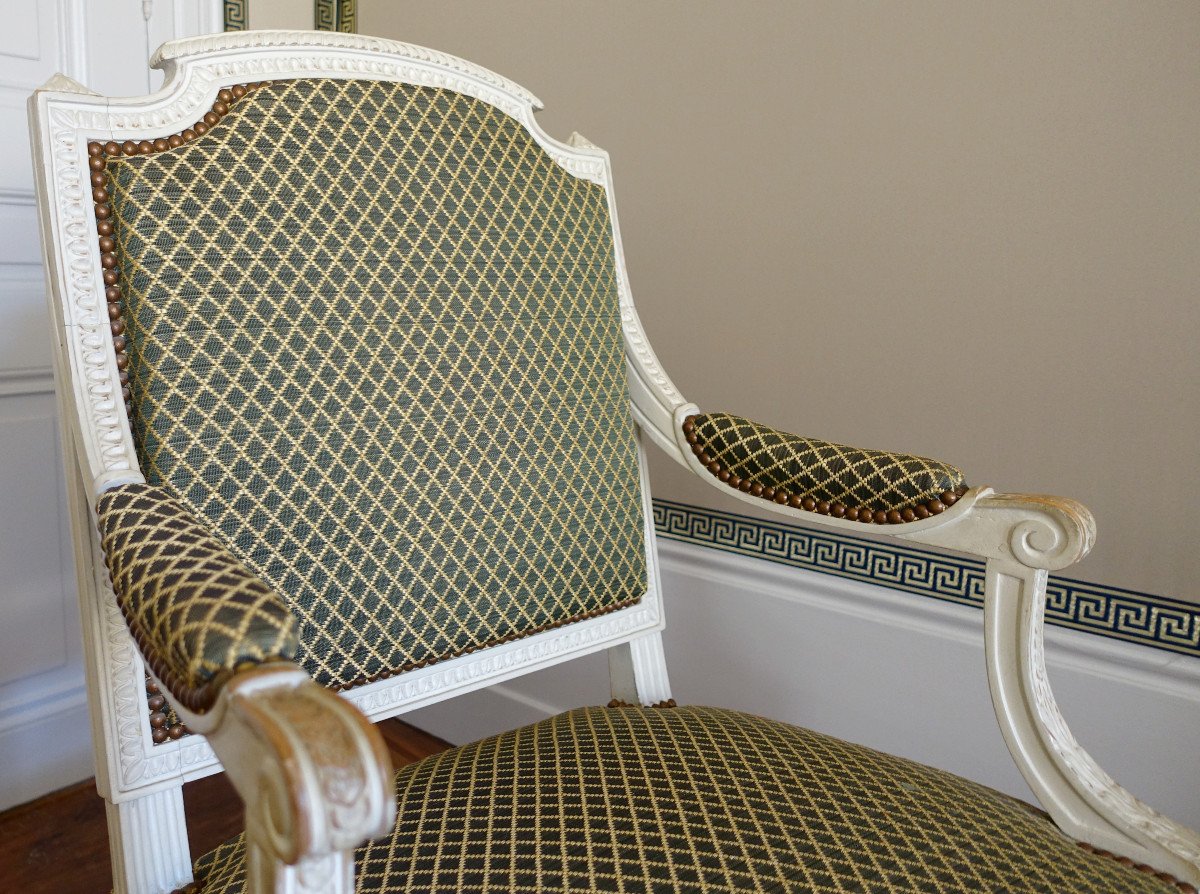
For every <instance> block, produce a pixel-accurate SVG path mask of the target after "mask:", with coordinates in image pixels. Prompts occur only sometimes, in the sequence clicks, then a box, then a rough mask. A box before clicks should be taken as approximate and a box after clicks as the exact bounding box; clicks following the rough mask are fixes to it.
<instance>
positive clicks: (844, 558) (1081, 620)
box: [654, 499, 1200, 657]
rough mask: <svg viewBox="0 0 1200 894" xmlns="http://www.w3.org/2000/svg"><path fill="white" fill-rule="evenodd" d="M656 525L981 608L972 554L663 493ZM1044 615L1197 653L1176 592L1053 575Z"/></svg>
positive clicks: (1196, 615)
mask: <svg viewBox="0 0 1200 894" xmlns="http://www.w3.org/2000/svg"><path fill="white" fill-rule="evenodd" d="M654 527H655V530H656V532H657V534H658V536H659V537H665V538H667V539H669V540H678V541H680V542H683V543H691V544H695V545H697V546H707V547H711V548H713V549H719V550H723V551H725V552H732V553H738V554H740V555H743V556H751V557H753V558H756V559H765V560H767V561H769V562H777V563H779V564H782V565H791V566H793V567H796V568H806V569H808V570H810V571H819V572H821V573H823V574H833V575H836V576H838V577H846V578H850V579H852V580H860V581H865V582H866V583H872V584H878V585H880V586H883V587H889V588H891V589H894V590H903V591H905V592H907V593H915V594H917V595H919V596H929V597H932V598H934V599H942V600H945V601H947V602H957V603H960V604H963V605H971V606H974V607H976V608H982V607H983V562H981V561H978V560H974V559H965V558H959V557H957V556H948V555H943V554H941V553H936V552H933V551H932V550H925V549H919V548H914V547H911V546H898V545H892V544H887V543H879V542H877V541H874V540H868V539H866V538H864V537H858V536H856V535H853V534H845V533H842V532H840V531H815V530H810V529H808V528H804V527H801V526H799V525H790V524H786V523H779V522H769V521H763V520H761V519H757V518H751V517H750V516H745V515H740V514H737V513H733V512H724V511H718V510H713V509H706V508H703V507H700V506H692V505H689V504H687V503H676V502H674V501H671V500H662V499H655V500H654ZM1046 621H1047V622H1048V623H1050V624H1054V625H1056V626H1058V627H1068V628H1071V629H1073V630H1082V631H1085V632H1087V633H1092V634H1096V635H1098V636H1106V637H1110V638H1113V639H1121V640H1126V641H1127V642H1133V643H1138V644H1140V645H1144V646H1151V647H1153V648H1156V649H1164V650H1166V651H1169V652H1177V653H1179V654H1182V655H1192V656H1194V657H1200V606H1197V605H1195V604H1192V603H1187V602H1183V601H1181V600H1178V599H1170V598H1167V597H1165V596H1155V595H1153V594H1150V593H1138V592H1136V591H1134V590H1126V589H1122V588H1120V587H1107V586H1104V585H1101V584H1093V583H1088V582H1086V581H1080V580H1074V579H1072V578H1066V577H1059V576H1057V575H1051V576H1050V581H1049V585H1048V586H1047V588H1046Z"/></svg>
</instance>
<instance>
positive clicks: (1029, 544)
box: [902, 492, 1200, 885]
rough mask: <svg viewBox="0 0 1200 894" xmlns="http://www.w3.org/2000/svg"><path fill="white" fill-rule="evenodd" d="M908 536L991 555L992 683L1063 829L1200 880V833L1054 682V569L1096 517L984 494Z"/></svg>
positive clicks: (1071, 507) (1042, 796)
mask: <svg viewBox="0 0 1200 894" xmlns="http://www.w3.org/2000/svg"><path fill="white" fill-rule="evenodd" d="M902 536H905V537H906V538H907V539H910V540H916V541H920V542H923V543H929V544H932V545H936V546H944V547H948V548H950V549H956V550H961V551H964V552H969V553H974V554H975V555H978V556H982V557H984V558H986V559H987V570H986V579H985V589H984V644H985V653H986V661H987V673H988V685H989V688H990V690H991V695H992V704H993V706H994V708H995V711H996V719H997V721H998V722H999V725H1000V729H1001V732H1002V733H1003V735H1004V740H1005V743H1006V744H1007V745H1008V749H1009V752H1010V754H1011V755H1012V757H1013V760H1014V761H1015V763H1016V764H1017V767H1018V769H1020V771H1021V775H1022V776H1024V777H1025V781H1026V782H1027V783H1028V784H1029V787H1030V789H1032V790H1033V792H1034V794H1035V795H1036V796H1037V798H1038V800H1039V801H1040V802H1041V804H1042V806H1043V807H1045V809H1046V810H1047V812H1049V813H1050V815H1051V816H1052V817H1053V818H1054V821H1055V823H1056V824H1057V825H1058V827H1059V828H1060V829H1062V830H1063V831H1064V832H1065V833H1066V834H1068V835H1070V836H1072V837H1073V838H1075V839H1077V840H1079V841H1082V842H1086V843H1087V844H1089V845H1092V846H1093V847H1096V848H1099V849H1101V850H1104V851H1110V852H1112V853H1114V854H1118V855H1120V856H1122V857H1126V858H1129V859H1131V860H1133V861H1135V862H1137V863H1142V864H1146V865H1148V866H1151V867H1153V868H1155V869H1156V870H1162V871H1166V872H1168V873H1170V874H1171V875H1173V876H1175V877H1177V878H1179V879H1181V880H1183V881H1185V882H1189V883H1191V884H1193V885H1200V835H1197V833H1196V832H1194V831H1193V830H1191V829H1188V828H1186V827H1184V826H1182V825H1180V824H1178V823H1176V822H1174V821H1173V820H1170V819H1168V818H1167V817H1165V816H1162V815H1161V814H1159V813H1158V812H1157V811H1155V810H1154V809H1153V808H1151V807H1149V806H1147V805H1146V804H1144V803H1142V802H1141V801H1139V800H1138V799H1137V798H1136V797H1135V796H1134V795H1132V794H1131V793H1130V792H1129V791H1127V790H1126V789H1124V788H1122V787H1121V786H1120V785H1118V784H1117V783H1116V781H1114V780H1113V778H1112V777H1111V776H1109V775H1108V774H1107V773H1105V772H1104V770H1103V769H1101V767H1100V766H1099V764H1097V763H1096V761H1095V759H1093V758H1092V756H1091V755H1090V754H1088V753H1087V752H1086V751H1085V750H1084V749H1083V747H1082V746H1081V745H1080V744H1079V742H1078V741H1076V739H1075V737H1074V735H1072V733H1071V731H1070V729H1069V728H1068V726H1067V722H1066V720H1065V719H1064V718H1063V715H1062V712H1061V711H1060V710H1059V707H1058V704H1057V702H1056V701H1055V699H1054V694H1053V692H1052V691H1051V689H1050V680H1049V675H1048V673H1047V670H1046V651H1045V642H1044V636H1043V634H1044V627H1045V608H1046V584H1047V579H1048V572H1049V571H1053V570H1057V569H1060V568H1064V567H1066V566H1068V565H1070V564H1072V563H1074V562H1076V561H1078V560H1079V559H1081V558H1083V556H1084V555H1086V554H1087V552H1088V551H1089V550H1090V549H1091V548H1092V545H1093V544H1094V543H1095V539H1096V527H1095V522H1094V520H1093V519H1092V515H1091V513H1090V512H1089V511H1088V510H1087V509H1086V508H1085V507H1084V506H1082V505H1081V504H1079V503H1076V502H1075V501H1073V500H1067V499H1063V498H1060V497H1048V496H1041V495H1025V494H994V493H990V492H988V493H986V494H981V495H980V496H979V498H978V499H977V500H976V501H975V502H974V505H973V506H972V507H971V510H970V512H968V513H966V514H964V515H962V516H961V517H958V518H955V519H953V520H951V521H949V522H948V523H947V524H945V525H943V526H940V527H936V528H931V529H928V530H924V531H919V532H914V533H911V534H904V535H902Z"/></svg>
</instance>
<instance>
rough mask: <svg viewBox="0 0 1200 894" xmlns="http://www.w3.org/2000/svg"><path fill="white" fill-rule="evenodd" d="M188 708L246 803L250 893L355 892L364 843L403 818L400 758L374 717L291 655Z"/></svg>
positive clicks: (240, 675)
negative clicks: (202, 706) (396, 773)
mask: <svg viewBox="0 0 1200 894" xmlns="http://www.w3.org/2000/svg"><path fill="white" fill-rule="evenodd" d="M179 713H180V716H181V717H182V719H183V720H184V722H185V723H187V725H188V727H189V728H190V729H193V730H195V731H196V732H199V733H203V734H204V735H205V736H207V737H208V741H209V744H211V745H212V748H213V751H215V752H216V754H217V756H218V757H219V758H220V759H221V763H222V764H224V766H225V772H226V774H227V775H228V776H229V780H230V782H232V783H233V786H234V788H235V789H237V792H238V794H239V795H240V796H241V798H242V800H243V802H244V803H245V805H246V845H247V848H246V850H247V872H248V878H247V885H246V890H247V892H248V894H260V892H278V891H288V892H292V894H304V892H312V894H317V892H320V894H351V892H353V890H354V849H355V848H356V847H358V846H359V845H360V844H362V843H363V842H365V841H366V840H367V839H368V838H373V837H376V836H379V835H383V834H384V833H386V832H387V831H388V830H389V829H391V827H392V824H393V823H394V822H395V819H396V798H395V793H394V789H393V785H392V774H393V768H392V763H391V757H390V755H389V753H388V750H387V746H386V745H385V744H384V741H383V737H382V736H380V734H379V731H378V730H377V729H375V727H374V726H373V725H372V724H371V722H370V721H369V720H367V718H366V717H365V716H364V715H363V714H362V713H361V712H360V711H359V710H358V709H357V708H355V707H354V706H353V705H352V704H350V702H348V701H346V700H345V699H344V698H341V697H340V696H338V695H337V694H335V693H333V692H331V691H330V690H328V689H325V688H324V687H322V686H319V685H317V684H316V683H315V682H313V681H312V680H311V679H310V678H309V676H308V675H307V674H306V673H305V672H304V671H303V670H301V669H300V668H298V667H296V666H295V665H292V664H287V663H284V662H274V663H267V664H264V665H260V666H257V667H253V668H249V669H246V670H239V671H238V672H237V673H236V674H234V675H233V676H232V677H231V678H230V679H229V680H228V682H227V683H226V684H225V686H224V687H222V688H221V690H220V692H219V694H218V696H217V699H216V701H215V703H214V704H213V706H212V708H211V710H209V711H207V712H206V713H204V714H192V713H191V712H189V711H187V710H186V709H183V710H180V712H179Z"/></svg>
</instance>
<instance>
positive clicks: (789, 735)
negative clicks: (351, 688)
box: [196, 708, 1178, 894]
mask: <svg viewBox="0 0 1200 894" xmlns="http://www.w3.org/2000/svg"><path fill="white" fill-rule="evenodd" d="M396 799H397V804H398V817H397V821H396V826H395V828H394V830H393V832H392V834H391V835H390V836H385V837H383V838H378V839H375V840H373V841H370V842H368V843H367V844H365V845H363V846H362V847H360V848H359V849H358V853H357V887H358V891H360V892H387V894H400V892H405V894H408V892H412V894H416V892H430V891H445V892H455V894H517V892H532V891H537V892H546V894H556V892H564V894H565V892H572V894H574V892H579V894H582V892H593V891H602V892H621V894H642V892H651V891H673V892H703V894H719V892H746V891H754V892H767V891H795V892H809V894H850V892H854V894H885V892H887V894H892V892H911V894H918V892H920V894H928V892H947V894H949V892H976V891H994V892H1005V894H1049V892H1054V894H1058V892H1072V894H1167V892H1171V894H1178V891H1177V890H1176V889H1175V888H1174V887H1173V886H1172V885H1170V884H1167V883H1165V882H1162V881H1160V880H1158V879H1156V878H1154V877H1152V876H1148V875H1146V874H1144V873H1140V872H1138V871H1136V870H1134V869H1130V868H1127V867H1125V866H1122V865H1120V864H1119V863H1117V862H1116V861H1114V860H1112V859H1109V858H1107V857H1102V856H1097V855H1095V854H1090V853H1087V852H1086V851H1084V850H1082V849H1081V848H1079V847H1078V846H1077V845H1076V844H1075V843H1074V842H1072V841H1070V840H1069V839H1067V838H1066V837H1065V836H1063V835H1062V834H1061V833H1060V832H1058V830H1057V829H1056V828H1055V827H1054V826H1053V824H1052V823H1051V822H1050V821H1049V820H1047V819H1046V818H1045V817H1044V816H1042V815H1041V814H1040V813H1037V812H1035V811H1034V810H1033V809H1032V808H1029V807H1028V806H1026V805H1024V804H1021V803H1020V802H1018V801H1014V800H1012V799H1011V798H1008V797H1006V796H1004V795H1001V794H999V793H997V792H994V791H992V790H990V789H987V788H984V787H982V786H979V785H976V784H974V783H971V782H968V781H966V780H964V779H961V778H959V777H956V776H952V775H950V774H948V773H944V772H942V771H939V770H934V769H932V768H930V767H925V766H922V765H920V764H916V763H913V762H911V761H906V760H902V759H900V758H896V757H891V756H889V755H886V754H882V753H880V752H877V751H872V750H871V749H868V748H863V747H861V746H858V745H851V744H848V743H846V742H842V741H839V740H837V739H833V738H830V737H828V736H823V735H819V734H817V733H813V732H809V731H807V730H802V729H797V728H796V727H792V726H788V725H786V724H782V723H777V722H774V721H770V720H764V719H762V718H758V717H753V716H750V715H747V714H741V713H738V712H734V711H726V710H720V709H715V708H676V709H661V710H660V709H656V708H593V709H582V710H578V711H572V712H569V713H567V714H562V715H559V716H558V717H554V718H552V719H550V720H546V721H542V722H541V723H537V724H535V725H533V726H527V727H524V728H522V729H518V730H515V731H513V732H510V733H505V734H503V735H500V736H497V737H494V738H491V739H486V740H484V741H481V742H477V743H475V744H472V745H466V746H463V747H461V748H455V749H452V750H450V751H447V752H444V753H442V754H439V755H434V756H433V757H429V758H426V759H424V760H422V761H420V762H418V763H416V764H412V765H410V766H408V767H405V768H403V769H402V770H400V772H399V773H398V774H397V776H396ZM243 859H244V852H243V845H242V841H241V839H236V840H234V841H231V842H229V843H227V844H225V845H223V846H221V847H219V848H217V849H216V850H215V851H213V852H212V853H210V854H207V855H206V856H204V857H202V858H200V860H199V861H198V862H197V865H196V878H197V879H199V880H203V886H202V890H203V891H204V892H205V894H234V892H242V891H243V890H244V886H245V870H244V866H243Z"/></svg>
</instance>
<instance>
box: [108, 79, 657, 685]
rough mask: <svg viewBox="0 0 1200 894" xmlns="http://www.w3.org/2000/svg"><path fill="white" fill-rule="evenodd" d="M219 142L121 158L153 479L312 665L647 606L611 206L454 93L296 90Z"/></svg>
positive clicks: (409, 652) (129, 347)
mask: <svg viewBox="0 0 1200 894" xmlns="http://www.w3.org/2000/svg"><path fill="white" fill-rule="evenodd" d="M205 125H206V126H204V127H201V128H199V129H200V130H203V131H204V132H203V133H196V132H195V131H192V132H185V133H183V134H182V135H181V136H179V137H178V138H176V137H172V138H170V139H162V140H157V141H154V143H153V144H152V145H151V146H149V147H148V146H147V145H142V146H141V147H140V149H139V150H138V151H136V153H135V154H130V153H128V152H123V153H122V154H120V155H118V156H112V157H109V158H108V160H107V165H106V167H105V171H106V176H107V191H108V193H109V194H110V205H111V216H112V227H111V236H110V237H109V238H111V239H112V240H113V242H114V243H115V257H116V265H115V267H114V268H113V269H112V270H110V271H109V273H110V274H115V275H110V276H108V277H107V281H108V282H110V283H111V287H114V288H118V289H119V290H120V295H121V301H120V303H119V304H117V305H113V306H114V307H117V308H119V310H120V314H121V316H120V319H119V321H118V324H117V326H116V327H115V328H116V330H117V331H119V335H118V338H117V340H116V341H117V350H118V358H117V360H118V366H119V367H120V368H121V369H122V370H123V371H124V372H125V373H127V399H128V409H129V413H130V419H131V422H132V429H133V433H134V441H135V445H136V449H137V455H138V459H139V462H140V465H141V469H142V472H143V474H144V475H145V476H146V479H147V481H148V482H149V483H150V484H158V485H161V486H163V487H165V488H167V489H169V490H170V491H171V492H172V493H173V494H174V495H175V496H176V497H177V498H178V499H179V500H181V501H183V502H185V503H186V504H188V505H190V506H191V507H192V508H194V509H195V510H196V511H197V512H198V513H200V514H201V515H202V516H203V517H205V518H206V519H207V520H208V522H209V523H211V525H212V526H213V528H214V529H215V531H216V532H217V533H218V535H219V536H220V537H221V538H223V539H224V541H226V543H227V545H228V546H229V547H230V548H231V549H232V550H233V552H234V553H235V554H236V555H237V556H238V557H240V558H241V559H242V560H243V561H244V562H245V563H246V564H247V565H248V566H249V567H250V568H251V569H252V570H253V571H255V572H256V573H257V574H258V575H260V576H261V577H262V578H263V580H264V581H266V582H267V583H268V584H270V585H271V586H272V587H273V588H274V589H275V590H276V591H277V592H278V593H279V594H281V595H283V596H284V597H285V598H287V599H288V600H289V602H290V606H291V608H292V611H293V612H294V613H295V615H296V616H297V619H298V620H299V622H300V629H301V641H302V645H301V660H302V662H303V664H304V666H305V667H306V669H307V670H308V671H309V672H310V673H311V674H312V675H313V676H314V677H315V678H316V679H317V680H318V681H319V682H321V683H323V684H326V685H329V686H334V687H342V688H345V687H350V686H353V685H355V684H358V683H362V682H365V681H370V680H373V679H378V678H381V677H385V676H388V675H391V674H395V673H399V672H402V671H404V670H407V669H411V668H414V667H419V666H423V665H427V664H430V663H432V662H435V661H438V660H440V659H444V658H449V657H452V656H456V655H461V654H464V653H467V652H470V651H473V650H476V649H480V648H482V647H485V646H487V645H490V644H494V643H500V642H505V641H509V640H512V639H516V638H519V637H521V636H524V635H528V634H531V633H534V632H537V631H541V630H546V629H549V628H552V627H555V626H558V625H562V624H565V623H567V622H570V621H573V620H577V619H582V618H584V617H591V616H595V615H599V614H603V613H605V612H608V611H612V610H615V609H617V608H620V607H623V606H626V605H630V604H632V603H634V602H636V601H637V600H639V599H640V598H641V597H642V596H643V594H644V593H645V591H646V586H647V583H646V576H647V571H646V553H645V544H644V542H643V539H644V536H645V535H644V531H645V520H644V518H643V508H642V507H643V499H642V493H641V477H640V471H641V470H640V460H639V451H638V445H637V440H636V435H635V432H634V426H633V422H632V419H631V416H630V410H629V395H628V389H627V384H626V375H625V361H624V355H623V345H622V335H621V320H620V312H619V309H618V293H617V271H616V263H615V258H614V245H613V236H612V226H611V222H610V219H609V206H608V198H607V196H606V194H605V191H604V188H603V187H601V186H599V185H597V184H595V183H592V182H589V181H587V180H583V179H578V178H576V177H574V176H572V175H571V174H569V173H568V172H567V171H566V170H564V169H563V168H562V167H560V166H559V164H557V163H556V162H555V161H554V160H553V159H552V158H551V157H550V156H548V155H547V154H546V152H545V151H544V150H543V149H542V148H541V147H540V146H539V145H538V143H537V142H536V141H535V140H534V139H533V138H532V137H531V136H530V134H529V132H528V131H527V130H526V128H525V127H524V126H523V125H522V124H521V123H520V122H518V121H517V120H515V119H513V118H511V117H509V116H508V115H506V114H505V113H504V112H501V111H500V110H498V109H497V108H495V107H494V106H492V105H489V104H488V103H485V102H482V101H480V100H477V99H474V98H471V97H468V96H464V95H462V94H459V93H455V92H452V91H449V90H444V89H435V88H431V87H419V86H412V85H407V84H401V83H393V82H383V81H370V80H337V79H295V80H277V81H272V82H267V83H264V84H259V85H251V87H250V89H249V90H246V89H244V88H242V87H238V88H237V90H235V91H223V92H222V94H221V97H220V98H219V101H218V103H217V104H216V106H214V112H213V113H212V114H211V115H210V116H209V117H208V118H207V119H206V122H205ZM147 150H149V151H147ZM122 326H123V331H120V330H121V328H122Z"/></svg>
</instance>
